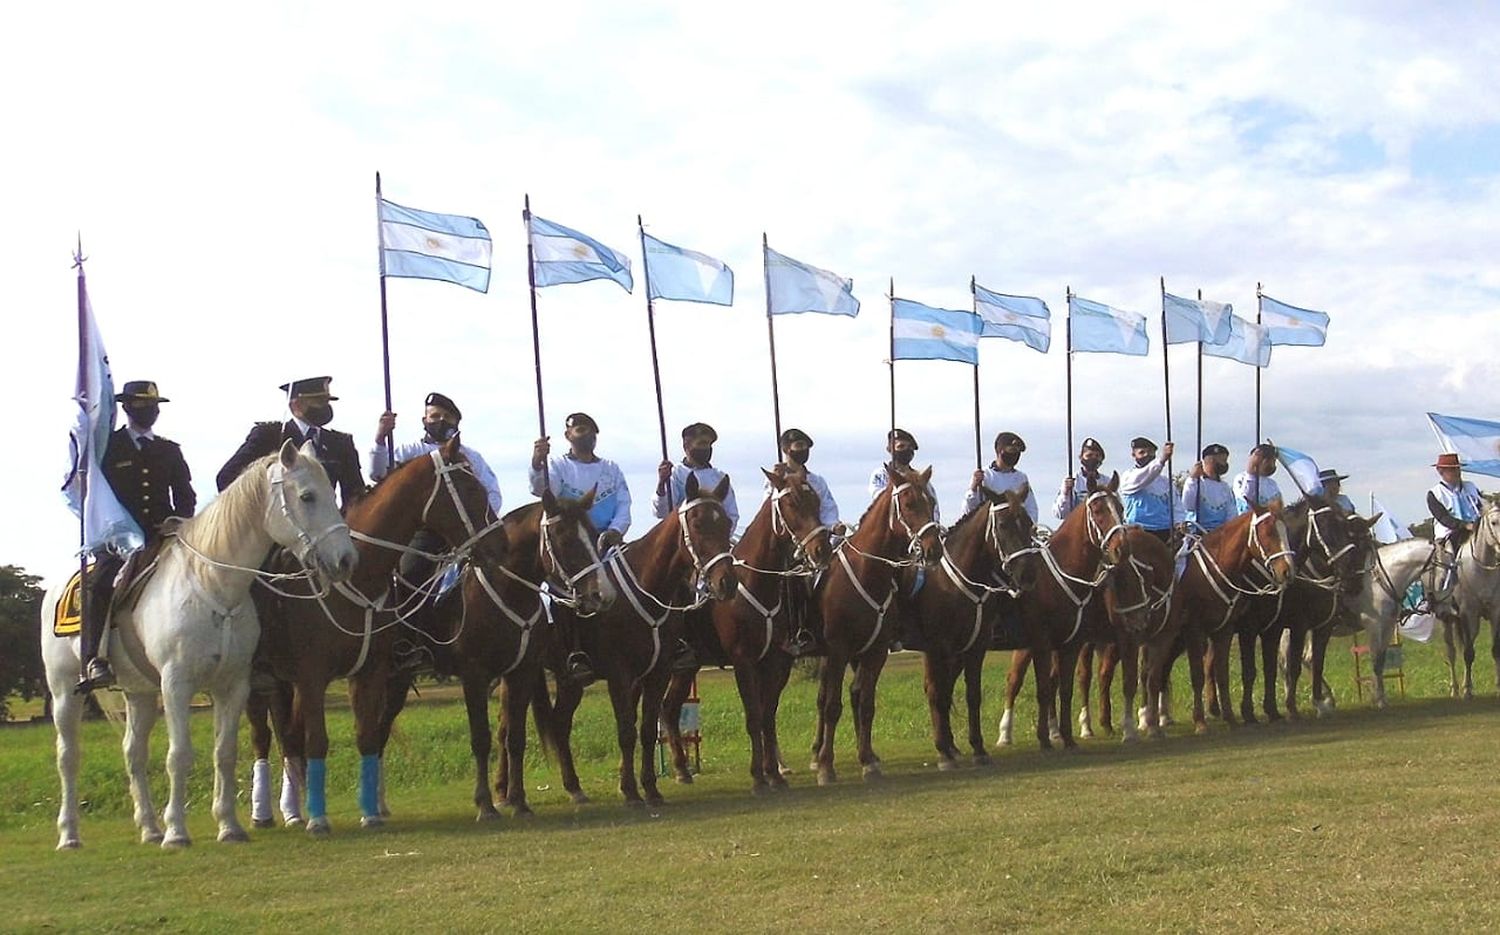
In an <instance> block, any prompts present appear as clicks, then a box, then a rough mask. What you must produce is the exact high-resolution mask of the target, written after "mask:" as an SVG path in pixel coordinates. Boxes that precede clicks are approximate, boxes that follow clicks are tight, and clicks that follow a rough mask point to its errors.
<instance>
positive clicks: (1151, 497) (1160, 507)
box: [1120, 454, 1183, 530]
mask: <svg viewBox="0 0 1500 935" xmlns="http://www.w3.org/2000/svg"><path fill="white" fill-rule="evenodd" d="M1166 467H1167V456H1166V455H1165V454H1158V455H1157V456H1156V458H1155V460H1153V461H1152V462H1151V463H1150V464H1148V465H1146V466H1145V467H1133V468H1131V469H1130V470H1128V471H1123V472H1121V474H1120V502H1121V504H1122V505H1124V507H1125V522H1127V523H1139V524H1140V525H1141V526H1142V527H1144V528H1146V529H1156V530H1161V529H1170V528H1171V527H1172V523H1173V521H1174V520H1175V521H1176V522H1179V523H1180V522H1182V519H1183V511H1182V504H1181V503H1180V502H1178V500H1177V491H1176V490H1174V489H1173V487H1172V479H1171V478H1169V477H1167V476H1166V473H1165V471H1166Z"/></svg>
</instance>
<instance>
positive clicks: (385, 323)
mask: <svg viewBox="0 0 1500 935" xmlns="http://www.w3.org/2000/svg"><path fill="white" fill-rule="evenodd" d="M381 200H382V199H381V196H380V173H379V172H376V173H375V243H376V244H377V246H378V252H379V254H380V363H381V367H382V368H383V373H384V374H385V411H386V412H394V411H395V410H394V409H393V408H392V407H393V405H394V403H393V402H392V400H391V325H390V318H389V316H388V315H387V314H386V306H385V233H384V230H383V228H382V226H381V218H380V202H381ZM395 467H396V443H395V441H393V440H392V438H391V436H390V435H386V437H385V470H386V473H387V474H389V473H390V472H391V471H392V470H394V469H395Z"/></svg>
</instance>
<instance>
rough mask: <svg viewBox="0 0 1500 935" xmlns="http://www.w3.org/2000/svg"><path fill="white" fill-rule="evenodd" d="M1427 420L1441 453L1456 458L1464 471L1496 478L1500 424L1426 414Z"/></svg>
mask: <svg viewBox="0 0 1500 935" xmlns="http://www.w3.org/2000/svg"><path fill="white" fill-rule="evenodd" d="M1427 420H1428V421H1429V422H1431V423H1432V430H1433V431H1434V432H1436V433H1437V437H1438V444H1440V445H1442V446H1443V450H1444V451H1451V452H1453V453H1454V454H1456V455H1458V456H1459V458H1460V459H1461V460H1462V461H1463V465H1464V470H1465V471H1468V472H1470V473H1471V474H1487V475H1489V476H1490V477H1500V422H1486V421H1485V420H1483V419H1465V418H1462V417H1461V416H1444V415H1439V414H1437V413H1436V412H1429V413H1427Z"/></svg>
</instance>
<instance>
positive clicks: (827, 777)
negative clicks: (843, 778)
mask: <svg viewBox="0 0 1500 935" xmlns="http://www.w3.org/2000/svg"><path fill="white" fill-rule="evenodd" d="M838 781H839V776H838V773H836V772H834V770H833V767H831V766H830V767H829V768H828V769H820V770H818V785H820V786H831V785H833V784H834V783H836V782H838Z"/></svg>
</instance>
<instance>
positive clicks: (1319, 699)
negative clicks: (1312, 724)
mask: <svg viewBox="0 0 1500 935" xmlns="http://www.w3.org/2000/svg"><path fill="white" fill-rule="evenodd" d="M1332 636H1333V627H1331V626H1330V627H1323V628H1322V629H1319V630H1314V631H1313V633H1312V692H1313V710H1314V711H1316V712H1317V714H1318V717H1328V716H1329V715H1331V714H1333V697H1332V695H1331V693H1329V691H1328V686H1327V684H1326V683H1325V682H1324V681H1323V665H1324V663H1325V662H1326V661H1327V659H1328V640H1329V639H1330V638H1331V637H1332Z"/></svg>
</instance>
